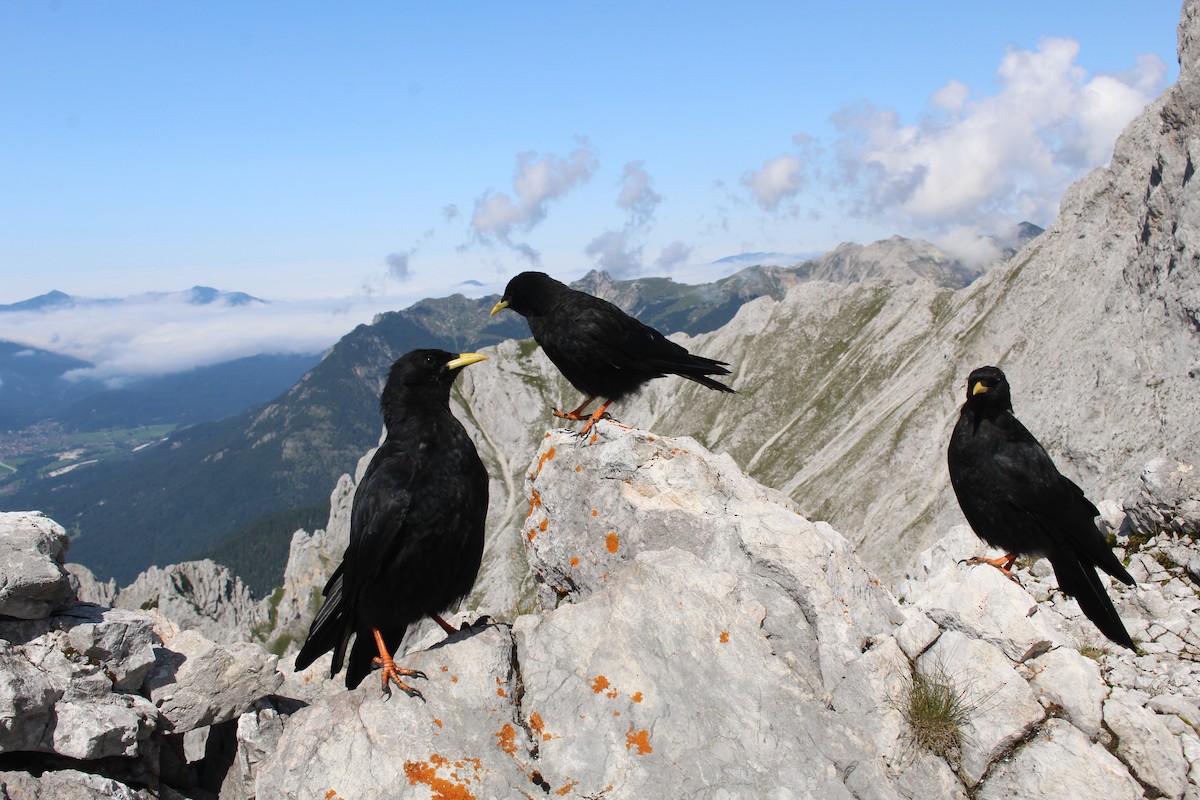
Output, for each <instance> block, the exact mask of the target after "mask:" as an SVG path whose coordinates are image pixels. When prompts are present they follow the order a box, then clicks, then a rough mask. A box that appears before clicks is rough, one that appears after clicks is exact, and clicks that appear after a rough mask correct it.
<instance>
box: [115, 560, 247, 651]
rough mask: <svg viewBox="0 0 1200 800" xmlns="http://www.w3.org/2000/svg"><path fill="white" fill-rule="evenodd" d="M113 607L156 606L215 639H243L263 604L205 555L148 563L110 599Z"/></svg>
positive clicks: (184, 625) (183, 625)
mask: <svg viewBox="0 0 1200 800" xmlns="http://www.w3.org/2000/svg"><path fill="white" fill-rule="evenodd" d="M111 605H113V606H114V607H116V608H128V609H133V610H141V611H148V610H155V611H158V613H160V614H161V615H162V616H164V617H166V618H167V619H169V620H171V621H172V622H174V623H175V624H176V625H178V626H179V627H180V628H183V629H185V630H194V631H198V632H199V633H201V634H203V635H204V636H205V637H207V638H208V639H211V640H212V641H214V642H222V643H232V642H240V641H244V640H246V638H247V634H248V633H249V632H251V631H253V630H255V629H256V628H258V627H259V626H261V625H262V624H263V623H264V622H265V621H266V619H267V616H266V609H265V608H264V607H263V606H262V604H261V603H259V602H257V601H256V600H255V599H254V597H253V596H252V595H251V594H250V590H249V589H247V588H246V586H245V585H244V584H243V583H242V581H241V579H239V578H238V577H237V576H236V575H234V574H233V573H232V572H230V571H229V568H228V567H225V566H223V565H221V564H217V563H215V562H213V561H210V560H208V559H205V560H203V561H185V562H183V563H182V564H172V565H170V566H167V567H151V568H150V569H148V570H146V571H145V572H143V573H142V574H141V575H139V576H138V577H137V580H135V581H134V582H133V583H132V584H130V585H129V586H126V587H125V588H124V589H122V590H121V591H120V592H118V593H117V594H116V596H115V597H114V598H113V599H112V601H111Z"/></svg>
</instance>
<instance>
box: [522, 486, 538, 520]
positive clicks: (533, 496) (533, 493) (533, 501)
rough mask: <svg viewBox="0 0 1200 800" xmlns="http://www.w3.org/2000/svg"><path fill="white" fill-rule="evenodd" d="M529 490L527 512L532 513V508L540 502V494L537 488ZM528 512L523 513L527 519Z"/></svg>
mask: <svg viewBox="0 0 1200 800" xmlns="http://www.w3.org/2000/svg"><path fill="white" fill-rule="evenodd" d="M529 491H530V497H529V514H532V513H533V510H534V509H535V508H537V507H538V506H540V505H541V504H542V496H541V495H540V494H539V493H538V490H537V489H533V488H531V489H530V490H529ZM529 514H526V515H525V519H529Z"/></svg>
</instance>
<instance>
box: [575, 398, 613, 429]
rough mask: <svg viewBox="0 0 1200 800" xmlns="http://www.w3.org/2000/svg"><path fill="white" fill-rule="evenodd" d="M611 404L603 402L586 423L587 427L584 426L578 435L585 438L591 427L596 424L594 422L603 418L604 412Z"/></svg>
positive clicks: (607, 401) (610, 402)
mask: <svg viewBox="0 0 1200 800" xmlns="http://www.w3.org/2000/svg"><path fill="white" fill-rule="evenodd" d="M611 404H612V400H605V401H604V405H602V406H600V407H599V408H597V409H596V413H594V414H592V416H591V418H590V419H589V420H588V421H587V425H584V426H583V430H581V431H580V432H579V435H580V436H587V434H588V431H590V430H591V429H592V426H593V425H595V424H596V420H598V419H600V418H601V417H603V416H604V412H605V411H607V410H608V407H609V406H610V405H611Z"/></svg>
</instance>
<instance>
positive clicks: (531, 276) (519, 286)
mask: <svg viewBox="0 0 1200 800" xmlns="http://www.w3.org/2000/svg"><path fill="white" fill-rule="evenodd" d="M565 288H567V287H566V286H565V285H564V284H562V283H560V282H559V281H556V280H554V278H551V277H550V276H549V275H547V274H546V273H544V272H522V273H521V274H520V275H517V276H515V277H514V278H513V279H512V280H510V281H509V282H508V286H506V287H504V296H503V297H501V298H500V302H498V303H496V305H494V306H492V314H493V315H494V314H496V313H498V312H500V311H503V310H504V309H506V308H511V309H512V310H513V311H515V312H517V313H518V314H520V315H521V316H523V317H527V316H529V315H530V314H535V315H537V314H543V313H545V311H546V309H547V307H548V306H549V302H550V298H551V297H552V296H553V295H554V293H555V292H556V291H558V290H559V289H565Z"/></svg>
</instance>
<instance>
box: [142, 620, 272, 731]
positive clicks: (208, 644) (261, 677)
mask: <svg viewBox="0 0 1200 800" xmlns="http://www.w3.org/2000/svg"><path fill="white" fill-rule="evenodd" d="M164 644H165V645H166V646H167V648H168V651H167V652H166V653H164V654H163V655H162V657H160V658H159V659H158V660H157V662H156V663H155V666H154V669H153V670H152V671H151V672H150V674H149V675H148V676H147V677H146V683H145V687H146V692H147V694H148V696H149V698H150V700H151V701H153V702H154V704H155V705H156V706H157V707H158V710H159V712H160V713H161V714H162V716H163V718H164V719H165V721H166V723H167V725H168V726H169V729H170V730H172V731H174V732H183V731H190V730H195V729H197V728H202V727H205V726H208V725H214V724H217V723H220V722H226V721H228V720H232V719H236V718H237V717H238V716H239V715H241V714H242V713H243V712H245V711H246V710H247V709H248V708H250V706H251V705H252V704H253V703H254V701H255V700H258V699H259V698H261V697H265V696H267V695H269V694H271V693H272V692H274V691H275V690H276V689H277V688H279V685H280V683H282V680H283V678H282V676H280V675H279V674H278V673H277V672H276V671H275V662H276V658H275V657H274V656H268V655H267V654H266V653H265V652H264V651H263V649H262V648H261V647H259V646H257V645H253V644H248V643H237V644H231V645H221V644H217V643H215V642H212V641H209V640H208V639H205V638H204V637H203V636H201V635H200V634H198V633H196V632H195V631H183V632H182V633H180V634H179V635H177V636H174V637H169V638H167V639H166V641H165V642H164Z"/></svg>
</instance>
